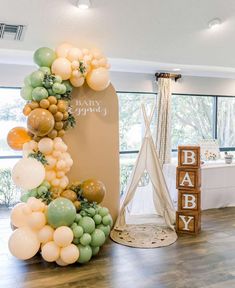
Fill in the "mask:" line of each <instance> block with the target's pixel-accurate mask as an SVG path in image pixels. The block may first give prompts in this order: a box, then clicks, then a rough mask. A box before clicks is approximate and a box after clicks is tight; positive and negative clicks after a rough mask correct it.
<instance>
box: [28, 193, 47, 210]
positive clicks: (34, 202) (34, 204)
mask: <svg viewBox="0 0 235 288" xmlns="http://www.w3.org/2000/svg"><path fill="white" fill-rule="evenodd" d="M27 205H28V206H29V207H30V209H31V210H32V211H33V212H43V211H44V209H45V204H44V203H43V202H42V201H41V200H39V199H37V198H35V197H30V198H29V199H28V200H27Z"/></svg>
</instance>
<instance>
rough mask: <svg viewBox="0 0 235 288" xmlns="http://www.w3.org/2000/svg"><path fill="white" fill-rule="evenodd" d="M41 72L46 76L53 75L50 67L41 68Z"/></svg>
mask: <svg viewBox="0 0 235 288" xmlns="http://www.w3.org/2000/svg"><path fill="white" fill-rule="evenodd" d="M39 70H40V71H42V72H43V74H44V75H46V74H47V75H51V69H50V68H49V67H40V68H39Z"/></svg>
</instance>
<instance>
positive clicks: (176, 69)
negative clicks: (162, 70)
mask: <svg viewBox="0 0 235 288" xmlns="http://www.w3.org/2000/svg"><path fill="white" fill-rule="evenodd" d="M172 70H173V71H175V72H176V71H180V70H181V69H180V68H174V69H172Z"/></svg>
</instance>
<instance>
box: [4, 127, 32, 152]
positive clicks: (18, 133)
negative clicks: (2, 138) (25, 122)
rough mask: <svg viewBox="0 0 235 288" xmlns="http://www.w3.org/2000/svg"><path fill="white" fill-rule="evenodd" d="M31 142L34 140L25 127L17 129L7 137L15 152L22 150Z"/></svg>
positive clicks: (12, 130) (11, 131)
mask: <svg viewBox="0 0 235 288" xmlns="http://www.w3.org/2000/svg"><path fill="white" fill-rule="evenodd" d="M31 140H32V138H31V137H30V136H29V134H28V131H27V129H25V128H24V127H15V128H13V129H11V130H10V131H9V133H8V135H7V143H8V145H9V146H10V147H11V148H12V149H14V150H22V149H23V145H24V143H26V142H29V141H31Z"/></svg>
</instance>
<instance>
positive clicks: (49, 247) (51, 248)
mask: <svg viewBox="0 0 235 288" xmlns="http://www.w3.org/2000/svg"><path fill="white" fill-rule="evenodd" d="M41 254H42V258H43V259H44V260H46V261H47V262H54V261H56V260H57V259H58V258H59V256H60V248H59V246H57V245H56V244H55V242H54V241H50V242H48V243H46V244H45V245H43V247H42V253H41Z"/></svg>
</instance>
